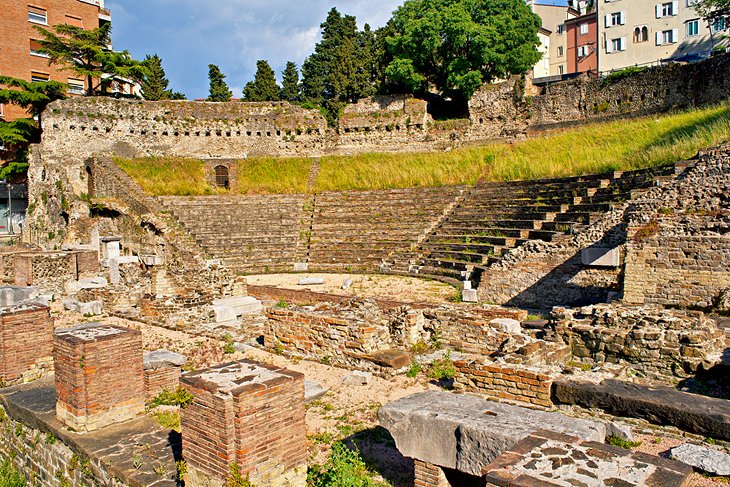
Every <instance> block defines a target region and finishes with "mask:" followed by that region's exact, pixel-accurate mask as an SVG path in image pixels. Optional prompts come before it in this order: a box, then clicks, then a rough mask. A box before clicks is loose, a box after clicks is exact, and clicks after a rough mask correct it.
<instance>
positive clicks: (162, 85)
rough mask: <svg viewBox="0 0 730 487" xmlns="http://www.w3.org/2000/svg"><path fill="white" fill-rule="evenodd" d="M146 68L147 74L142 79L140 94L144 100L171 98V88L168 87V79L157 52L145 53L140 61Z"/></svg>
mask: <svg viewBox="0 0 730 487" xmlns="http://www.w3.org/2000/svg"><path fill="white" fill-rule="evenodd" d="M142 62H143V63H144V65H145V67H146V68H147V76H145V78H144V80H143V81H142V96H143V97H144V99H145V100H150V101H155V100H168V99H171V98H172V90H170V89H168V86H169V85H170V81H169V80H168V79H167V77H166V76H165V70H164V68H163V67H162V59H160V56H158V55H157V54H153V55H151V56H150V55H149V54H148V55H147V56H145V58H144V61H142Z"/></svg>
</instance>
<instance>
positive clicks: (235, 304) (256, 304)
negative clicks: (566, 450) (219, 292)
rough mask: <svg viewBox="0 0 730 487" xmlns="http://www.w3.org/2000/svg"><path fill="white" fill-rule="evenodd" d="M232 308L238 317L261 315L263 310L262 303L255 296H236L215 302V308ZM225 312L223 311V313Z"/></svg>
mask: <svg viewBox="0 0 730 487" xmlns="http://www.w3.org/2000/svg"><path fill="white" fill-rule="evenodd" d="M221 306H222V307H230V308H232V309H233V312H234V313H235V314H236V316H241V315H247V314H254V313H260V312H261V310H262V309H263V306H262V305H261V301H259V300H258V299H256V298H254V297H253V296H234V297H231V298H221V299H214V300H213V307H214V308H215V307H221ZM222 312H223V311H222Z"/></svg>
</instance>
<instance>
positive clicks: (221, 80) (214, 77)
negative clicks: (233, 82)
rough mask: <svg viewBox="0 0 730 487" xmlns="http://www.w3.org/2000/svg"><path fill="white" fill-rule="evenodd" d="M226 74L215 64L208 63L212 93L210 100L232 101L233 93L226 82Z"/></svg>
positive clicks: (209, 96)
mask: <svg viewBox="0 0 730 487" xmlns="http://www.w3.org/2000/svg"><path fill="white" fill-rule="evenodd" d="M225 79H226V75H225V74H223V73H221V69H220V68H219V67H218V66H216V65H215V64H209V65H208V80H209V81H210V93H209V95H208V101H230V99H231V97H232V96H233V93H232V92H231V90H230V89H228V85H227V84H226V81H225Z"/></svg>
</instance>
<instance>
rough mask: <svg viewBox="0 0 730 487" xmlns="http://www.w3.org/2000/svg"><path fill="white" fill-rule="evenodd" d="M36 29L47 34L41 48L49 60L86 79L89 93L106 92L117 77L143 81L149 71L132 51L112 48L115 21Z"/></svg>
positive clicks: (118, 78)
mask: <svg viewBox="0 0 730 487" xmlns="http://www.w3.org/2000/svg"><path fill="white" fill-rule="evenodd" d="M35 28H36V29H37V30H38V32H39V33H40V34H41V36H42V37H43V38H42V39H41V40H40V45H41V48H40V49H39V51H40V52H42V53H44V54H46V55H48V56H49V63H55V64H59V65H60V66H61V67H63V68H65V69H68V70H70V71H72V72H74V73H76V74H77V75H78V76H81V77H84V78H86V93H87V95H95V94H103V93H104V91H105V89H106V87H108V85H109V84H111V83H112V81H114V80H120V79H121V80H131V81H136V82H142V81H143V79H144V77H145V75H146V74H147V68H146V67H145V65H144V64H143V63H141V62H139V61H135V60H134V59H132V56H131V55H130V54H129V52H127V51H122V52H115V51H112V50H111V49H109V45H110V44H111V24H104V25H102V26H100V27H97V28H96V29H89V30H84V29H83V28H81V27H76V26H73V25H66V24H59V25H55V26H53V28H52V31H51V30H47V29H44V28H43V27H39V26H36V27H35ZM102 75H105V76H103V77H102Z"/></svg>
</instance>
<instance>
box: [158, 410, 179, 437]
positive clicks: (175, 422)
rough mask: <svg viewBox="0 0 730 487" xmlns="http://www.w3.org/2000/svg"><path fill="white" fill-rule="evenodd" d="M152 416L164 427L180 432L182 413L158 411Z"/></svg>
mask: <svg viewBox="0 0 730 487" xmlns="http://www.w3.org/2000/svg"><path fill="white" fill-rule="evenodd" d="M152 416H154V418H155V419H156V420H157V422H158V423H160V426H162V427H163V428H168V429H171V430H174V431H177V432H178V433H180V431H181V428H180V413H178V412H177V411H156V412H155V413H154V414H153V415H152Z"/></svg>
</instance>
